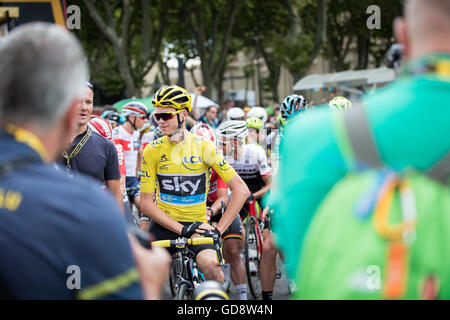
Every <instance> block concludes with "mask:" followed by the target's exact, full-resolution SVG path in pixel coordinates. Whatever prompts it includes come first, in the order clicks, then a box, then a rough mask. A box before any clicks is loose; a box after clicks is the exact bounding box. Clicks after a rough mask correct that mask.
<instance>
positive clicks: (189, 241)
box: [152, 237, 215, 248]
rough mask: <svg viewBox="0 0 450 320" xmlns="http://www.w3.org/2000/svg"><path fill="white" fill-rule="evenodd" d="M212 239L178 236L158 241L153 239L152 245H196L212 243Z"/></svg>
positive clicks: (178, 246)
mask: <svg viewBox="0 0 450 320" xmlns="http://www.w3.org/2000/svg"><path fill="white" fill-rule="evenodd" d="M214 242H215V241H214V239H213V238H209V237H208V238H204V237H201V238H190V239H187V238H178V239H176V240H158V241H153V242H152V245H155V246H160V247H163V248H171V247H172V248H173V247H175V248H184V247H185V246H187V245H194V246H198V245H202V244H214Z"/></svg>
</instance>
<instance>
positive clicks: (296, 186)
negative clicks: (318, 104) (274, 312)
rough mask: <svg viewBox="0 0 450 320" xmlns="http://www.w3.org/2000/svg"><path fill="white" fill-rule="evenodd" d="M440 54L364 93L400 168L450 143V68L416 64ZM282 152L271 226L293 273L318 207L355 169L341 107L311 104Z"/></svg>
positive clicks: (376, 129)
mask: <svg viewBox="0 0 450 320" xmlns="http://www.w3.org/2000/svg"><path fill="white" fill-rule="evenodd" d="M435 58H436V59H441V60H442V61H444V62H446V63H447V64H448V65H450V64H449V63H450V55H449V54H436V55H432V56H427V57H422V58H420V59H416V60H414V61H411V62H409V63H408V64H407V65H405V68H404V70H408V69H409V70H410V71H408V72H409V73H408V74H407V75H403V76H402V77H400V78H399V79H397V80H396V81H395V82H393V83H391V84H390V85H388V86H386V87H384V88H382V89H380V90H378V91H376V92H374V93H372V94H368V95H366V96H365V97H364V108H365V111H366V115H367V117H368V123H369V126H370V128H371V130H372V133H373V137H374V140H375V143H376V145H377V148H378V149H379V152H380V156H381V158H382V160H383V162H384V163H386V164H387V165H389V166H390V167H392V168H393V169H395V170H401V169H404V168H406V167H414V168H417V169H422V170H424V169H427V168H429V167H430V166H431V165H433V164H434V162H435V161H437V160H438V159H439V158H440V157H442V156H443V155H444V154H445V153H446V152H447V151H448V150H449V149H450V108H449V106H450V77H449V75H448V73H449V72H448V71H449V70H450V69H449V68H448V65H447V69H446V68H445V66H444V71H445V74H443V75H442V74H441V75H438V74H436V73H420V74H414V71H411V69H413V70H415V71H417V70H418V69H417V68H416V66H417V65H421V64H422V65H423V64H424V61H429V60H433V59H435ZM414 68H415V69H414ZM441 71H442V70H441ZM280 154H281V155H282V157H281V161H280V168H279V173H278V175H277V177H276V178H275V183H274V189H273V191H272V192H273V194H272V196H271V197H272V198H271V199H270V202H271V205H272V207H273V208H274V209H275V211H274V212H275V213H274V215H273V220H272V221H273V230H274V232H275V235H276V242H277V245H278V246H279V248H280V249H281V250H282V251H283V253H284V255H285V262H286V268H287V271H288V274H289V276H290V277H291V278H292V279H295V272H296V270H297V265H298V263H299V256H300V252H301V249H302V243H303V238H304V236H305V233H306V231H307V229H308V227H309V224H310V222H311V220H312V217H313V215H314V213H315V211H316V209H317V208H318V206H319V204H320V203H321V201H322V200H323V199H324V197H325V196H326V195H327V193H328V192H329V191H330V189H331V188H332V187H333V186H334V185H335V184H336V182H338V181H339V180H340V179H341V178H343V177H344V176H345V175H346V174H347V173H348V172H350V171H352V170H354V168H353V164H354V161H352V159H351V157H352V155H351V152H350V148H348V139H347V137H346V133H345V130H344V124H343V119H342V113H341V112H332V111H331V110H326V109H325V110H314V109H313V110H311V111H310V112H309V113H306V114H304V115H303V116H302V117H297V118H296V119H295V120H293V121H292V122H291V123H289V125H288V126H287V128H286V130H285V136H284V138H283V140H282V142H281V146H280ZM336 210H339V208H338V207H337V208H336Z"/></svg>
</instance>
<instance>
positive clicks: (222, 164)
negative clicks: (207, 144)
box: [219, 159, 231, 171]
mask: <svg viewBox="0 0 450 320" xmlns="http://www.w3.org/2000/svg"><path fill="white" fill-rule="evenodd" d="M219 167H220V169H222V170H223V171H225V170H228V169H230V168H231V166H230V165H229V164H228V162H227V161H226V160H225V159H223V160H222V161H221V162H219Z"/></svg>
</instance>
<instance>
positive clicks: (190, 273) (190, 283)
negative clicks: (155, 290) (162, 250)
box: [152, 235, 223, 296]
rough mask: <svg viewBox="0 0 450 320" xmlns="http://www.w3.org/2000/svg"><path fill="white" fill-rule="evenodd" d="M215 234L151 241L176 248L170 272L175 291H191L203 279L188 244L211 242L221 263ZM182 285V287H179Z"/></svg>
mask: <svg viewBox="0 0 450 320" xmlns="http://www.w3.org/2000/svg"><path fill="white" fill-rule="evenodd" d="M219 240H220V239H218V237H217V235H213V237H206V238H203V237H202V238H191V239H186V238H178V239H176V240H160V241H153V242H152V245H159V246H161V247H171V248H176V249H177V251H176V252H175V253H174V254H173V255H172V268H171V272H172V275H173V276H174V279H172V281H173V286H174V290H175V292H177V293H178V290H179V289H180V290H182V291H183V289H184V290H186V288H187V290H188V291H190V292H191V293H192V292H193V291H194V289H195V288H196V287H197V286H198V285H199V284H200V283H201V282H202V281H205V278H204V276H203V274H202V273H201V272H200V271H199V270H198V269H197V264H196V262H195V260H194V256H195V255H194V253H193V252H192V251H191V250H189V248H188V247H187V246H188V245H202V244H213V245H215V248H216V252H217V259H218V262H219V265H223V258H222V253H221V252H220V244H219ZM182 287H183V289H181V288H182ZM177 296H179V295H178V294H177Z"/></svg>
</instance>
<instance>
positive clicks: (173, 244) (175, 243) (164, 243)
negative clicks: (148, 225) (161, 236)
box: [152, 236, 225, 266]
mask: <svg viewBox="0 0 450 320" xmlns="http://www.w3.org/2000/svg"><path fill="white" fill-rule="evenodd" d="M219 241H220V239H218V238H217V236H214V237H199V238H190V239H187V238H178V239H176V240H157V241H152V245H154V246H159V247H163V248H178V249H182V248H184V247H186V246H187V245H194V246H198V245H204V244H212V245H214V246H215V249H216V254H217V261H218V262H219V265H220V266H222V265H223V264H224V263H225V261H224V259H223V256H222V250H221V247H220V242H219Z"/></svg>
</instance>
